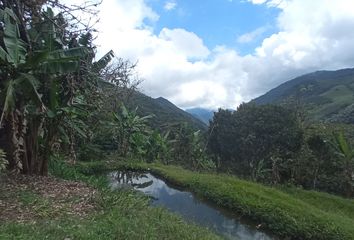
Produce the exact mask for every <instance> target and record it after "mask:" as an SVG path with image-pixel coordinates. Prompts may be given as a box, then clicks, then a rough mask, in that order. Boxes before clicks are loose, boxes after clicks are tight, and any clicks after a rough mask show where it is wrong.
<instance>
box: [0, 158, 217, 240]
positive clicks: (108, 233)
mask: <svg viewBox="0 0 354 240" xmlns="http://www.w3.org/2000/svg"><path fill="white" fill-rule="evenodd" d="M90 166H91V167H92V166H94V167H97V166H95V165H90ZM90 166H86V168H84V167H81V168H80V169H81V170H82V171H83V172H86V171H88V170H89V168H90ZM51 172H52V174H53V175H55V176H58V177H61V178H64V179H68V180H76V181H84V182H86V183H88V184H89V185H91V186H93V187H95V188H96V189H97V190H98V192H99V194H98V197H96V198H95V200H94V201H95V205H96V208H97V211H94V212H93V213H91V214H89V215H88V216H86V217H84V218H80V217H78V216H62V217H60V216H59V217H58V218H55V219H54V218H50V217H46V216H42V217H41V218H37V219H32V221H25V222H23V223H20V222H5V223H1V222H0V239H26V240H27V239H85V240H86V239H88V240H90V239H92V240H94V239H95V240H96V239H132V240H133V239H134V240H136V239H220V238H219V237H218V236H216V235H215V234H213V233H212V232H210V231H209V230H207V229H205V228H201V227H198V226H196V225H193V224H190V223H187V222H185V221H184V220H182V218H181V217H179V216H177V215H174V214H172V213H169V212H168V211H167V210H165V209H162V208H155V207H150V206H149V199H148V198H147V197H145V196H143V195H142V194H139V193H137V192H134V191H129V190H122V191H114V192H113V191H111V190H110V189H108V187H107V186H108V185H107V180H106V178H105V177H102V176H92V175H91V176H89V175H85V174H83V173H82V172H81V171H78V169H77V168H75V167H69V166H67V165H66V164H64V163H60V162H55V163H54V164H52V165H51ZM18 196H19V201H21V202H22V203H23V204H25V205H26V204H27V205H33V204H39V206H43V204H44V203H45V201H43V199H41V198H40V197H39V196H37V195H36V194H35V193H32V192H29V191H28V190H26V191H23V192H22V191H21V192H20V193H19V194H18ZM42 203H43V204H42ZM44 205H45V207H46V211H47V209H48V208H49V209H50V207H51V206H50V205H49V206H48V204H44ZM51 210H53V209H51Z"/></svg>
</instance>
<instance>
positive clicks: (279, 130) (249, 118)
mask: <svg viewBox="0 0 354 240" xmlns="http://www.w3.org/2000/svg"><path fill="white" fill-rule="evenodd" d="M212 128H213V131H212ZM209 133H210V141H209V144H208V148H209V151H210V152H211V153H212V154H214V155H215V156H216V157H217V158H219V159H220V167H221V169H227V168H229V169H232V171H233V172H235V173H237V174H240V175H243V176H248V177H251V178H252V179H253V180H264V181H271V182H273V183H278V182H282V181H285V180H287V179H289V178H290V173H289V166H287V165H289V164H291V158H292V157H293V156H294V154H295V153H296V152H298V151H299V150H300V148H301V144H302V138H303V133H302V129H301V127H300V126H299V123H298V121H297V118H296V116H295V115H294V114H292V112H291V111H290V110H287V109H285V108H283V107H281V106H274V105H261V106H256V105H254V104H241V105H240V106H239V107H238V108H237V110H236V111H235V112H230V111H225V110H219V112H217V113H215V115H214V118H213V121H212V122H211V124H210V130H209ZM260 173H262V174H261V175H262V176H261V175H260Z"/></svg>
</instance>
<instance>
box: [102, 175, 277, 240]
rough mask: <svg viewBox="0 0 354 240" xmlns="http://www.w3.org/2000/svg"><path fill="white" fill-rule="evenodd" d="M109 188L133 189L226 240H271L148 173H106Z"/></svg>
mask: <svg viewBox="0 0 354 240" xmlns="http://www.w3.org/2000/svg"><path fill="white" fill-rule="evenodd" d="M109 179H110V185H111V187H112V188H113V189H121V188H134V189H136V190H138V191H141V192H143V193H144V194H146V195H148V196H150V197H151V199H152V203H151V204H152V205H154V206H163V207H165V208H167V209H169V210H170V211H172V212H174V213H178V214H180V215H181V216H182V217H183V218H185V219H186V220H187V221H192V222H194V223H196V224H198V225H200V226H204V227H208V228H209V229H211V230H212V231H214V232H216V233H218V234H220V235H222V236H224V237H225V238H226V239H239V240H271V239H276V238H274V237H272V236H271V235H269V234H267V233H264V232H261V231H259V230H258V229H257V227H256V226H254V225H252V224H250V223H248V222H245V221H244V220H242V219H241V218H240V217H237V216H236V215H233V214H230V213H228V212H227V211H226V210H224V209H221V208H219V207H217V206H214V205H213V204H211V203H208V202H207V201H205V200H202V199H200V198H198V197H196V196H195V195H194V194H192V193H191V192H188V191H183V190H180V189H177V188H176V187H172V186H171V185H168V184H167V183H166V182H165V181H164V180H162V179H159V178H158V177H156V176H154V175H152V174H151V173H139V172H130V171H117V172H112V173H110V174H109Z"/></svg>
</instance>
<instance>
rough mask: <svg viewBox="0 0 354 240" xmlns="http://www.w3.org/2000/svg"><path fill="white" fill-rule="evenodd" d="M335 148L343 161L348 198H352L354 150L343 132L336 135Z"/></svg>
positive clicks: (353, 187) (353, 188)
mask: <svg viewBox="0 0 354 240" xmlns="http://www.w3.org/2000/svg"><path fill="white" fill-rule="evenodd" d="M334 147H335V148H336V151H337V153H338V154H339V155H340V157H341V159H342V166H343V178H344V184H345V193H346V196H347V197H351V196H352V195H353V190H354V148H353V147H352V146H351V145H350V143H349V141H348V140H347V139H346V137H345V136H344V134H343V133H342V132H341V133H338V134H336V135H335V144H334Z"/></svg>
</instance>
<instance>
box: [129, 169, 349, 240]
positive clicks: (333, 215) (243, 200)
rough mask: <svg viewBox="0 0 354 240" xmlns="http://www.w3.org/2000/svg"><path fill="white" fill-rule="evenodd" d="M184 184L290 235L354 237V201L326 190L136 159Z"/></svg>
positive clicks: (169, 179) (233, 209) (313, 237)
mask: <svg viewBox="0 0 354 240" xmlns="http://www.w3.org/2000/svg"><path fill="white" fill-rule="evenodd" d="M124 167H125V168H131V169H147V168H150V169H151V171H152V172H154V173H155V174H157V175H159V176H161V177H163V178H165V179H167V180H168V181H170V182H173V183H174V184H177V185H180V186H183V187H186V188H188V189H190V190H191V191H193V192H195V193H197V194H198V195H200V196H202V197H204V198H207V199H209V200H211V201H213V202H215V203H216V204H218V205H219V206H223V207H225V208H227V209H230V210H232V211H234V212H238V213H239V214H241V215H243V216H247V217H248V218H250V219H253V220H254V221H255V222H256V223H260V224H262V227H263V228H265V229H268V230H270V231H272V232H273V233H276V234H277V235H279V236H280V237H284V238H285V237H287V238H291V239H338V240H344V239H354V216H353V213H354V201H353V200H348V199H344V198H340V197H336V196H331V195H329V194H325V193H318V192H312V191H304V190H299V189H277V188H272V187H267V186H264V185H261V184H257V183H252V182H248V181H243V180H240V179H237V178H235V177H231V176H227V175H217V174H202V173H195V172H191V171H187V170H184V169H182V168H180V167H174V166H162V165H147V164H135V165H132V164H130V165H125V166H124Z"/></svg>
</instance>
